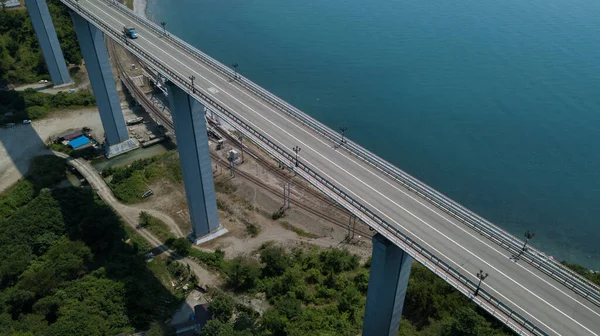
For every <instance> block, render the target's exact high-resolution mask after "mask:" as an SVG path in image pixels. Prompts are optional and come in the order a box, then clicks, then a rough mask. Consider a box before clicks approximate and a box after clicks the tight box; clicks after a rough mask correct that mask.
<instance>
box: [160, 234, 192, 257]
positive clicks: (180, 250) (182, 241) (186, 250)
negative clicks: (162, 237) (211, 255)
mask: <svg viewBox="0 0 600 336" xmlns="http://www.w3.org/2000/svg"><path fill="white" fill-rule="evenodd" d="M165 245H167V246H168V247H170V248H171V249H173V250H174V251H175V252H176V253H177V254H179V255H180V256H182V257H187V256H188V255H189V254H190V250H191V249H192V243H191V242H190V241H189V239H187V238H177V239H175V238H169V239H167V240H166V241H165Z"/></svg>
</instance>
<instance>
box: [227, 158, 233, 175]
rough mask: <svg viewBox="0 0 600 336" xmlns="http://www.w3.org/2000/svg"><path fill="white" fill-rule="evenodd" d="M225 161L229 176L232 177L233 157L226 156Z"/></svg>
mask: <svg viewBox="0 0 600 336" xmlns="http://www.w3.org/2000/svg"><path fill="white" fill-rule="evenodd" d="M227 161H229V172H230V174H229V175H231V176H233V157H231V156H228V157H227Z"/></svg>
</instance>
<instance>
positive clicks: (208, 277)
mask: <svg viewBox="0 0 600 336" xmlns="http://www.w3.org/2000/svg"><path fill="white" fill-rule="evenodd" d="M55 154H56V155H57V156H60V157H63V158H66V159H67V160H68V162H69V164H71V165H72V166H73V167H74V168H75V169H77V170H78V171H79V172H80V173H81V175H83V176H84V177H85V178H86V180H87V181H88V182H89V183H90V185H91V186H92V188H93V189H94V190H95V191H96V192H97V193H98V196H100V198H102V200H104V202H106V203H107V204H108V205H110V206H111V207H112V208H113V209H115V211H116V212H117V213H118V214H119V215H120V216H121V218H123V220H124V221H125V222H126V223H127V225H129V226H130V227H131V228H133V229H134V230H136V231H137V233H138V234H139V235H141V236H142V237H143V238H144V239H146V240H147V241H148V242H149V243H150V244H151V245H152V247H155V248H157V249H158V250H159V251H161V252H163V253H166V254H167V255H169V256H172V257H173V258H174V259H178V260H179V261H181V262H183V263H185V264H187V265H189V266H190V268H191V269H192V270H193V271H194V273H195V274H196V276H197V277H198V281H199V285H200V286H202V287H205V288H206V285H208V286H210V287H216V286H217V285H218V284H219V283H220V279H219V275H218V274H216V273H213V272H211V271H209V270H207V269H206V268H204V267H202V266H200V265H199V264H198V263H196V262H194V261H193V260H191V259H189V258H181V257H180V256H179V255H177V254H176V253H175V252H173V251H171V250H170V249H169V248H168V247H167V246H165V245H164V244H163V243H162V242H161V241H160V240H159V239H158V238H156V237H155V236H154V235H153V234H151V233H150V232H148V231H147V230H137V229H136V228H135V227H136V226H137V224H138V216H139V213H140V211H142V210H143V211H147V212H148V213H149V214H151V215H152V216H155V217H157V218H160V219H162V220H163V221H165V223H167V224H168V225H169V227H170V228H173V227H177V225H176V224H175V223H174V222H173V220H172V219H171V218H170V217H168V216H165V215H164V214H162V213H160V212H158V211H155V210H153V209H145V208H141V207H137V206H129V205H125V204H122V203H121V202H119V201H118V200H117V199H116V198H115V196H114V195H113V193H112V191H111V190H110V188H109V187H108V186H107V185H106V183H105V182H104V179H103V178H102V176H100V174H98V172H97V171H96V170H95V169H94V167H92V165H90V164H89V163H88V162H86V161H85V160H83V159H73V158H71V157H69V156H67V155H65V154H63V153H58V152H55ZM180 233H181V232H180Z"/></svg>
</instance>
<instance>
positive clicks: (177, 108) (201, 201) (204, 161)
mask: <svg viewBox="0 0 600 336" xmlns="http://www.w3.org/2000/svg"><path fill="white" fill-rule="evenodd" d="M167 90H168V93H169V107H170V109H171V115H172V116H173V121H174V122H175V136H176V137H177V148H178V150H179V161H180V163H181V170H182V172H183V182H184V184H185V195H186V197H187V201H188V208H189V211H190V217H191V220H192V235H193V236H194V238H195V239H196V238H197V239H198V240H196V243H197V244H199V243H201V242H203V241H205V239H208V238H210V237H209V236H207V235H210V236H215V235H219V233H221V234H222V233H224V232H225V231H224V229H221V230H219V228H220V226H219V216H218V214H217V198H216V195H215V185H214V181H213V173H212V166H211V162H210V149H209V148H208V135H207V131H206V120H205V119H204V114H205V113H204V105H202V104H201V103H200V102H198V101H196V100H195V99H194V98H192V97H190V96H189V95H188V94H187V93H186V92H185V91H183V90H181V89H180V88H179V87H177V86H176V85H175V84H173V83H171V82H167ZM203 237H204V238H203Z"/></svg>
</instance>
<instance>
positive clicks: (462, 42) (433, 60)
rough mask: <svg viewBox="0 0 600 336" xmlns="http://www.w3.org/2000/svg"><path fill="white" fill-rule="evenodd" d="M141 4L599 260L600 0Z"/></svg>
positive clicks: (508, 222) (426, 171) (299, 102)
mask: <svg viewBox="0 0 600 336" xmlns="http://www.w3.org/2000/svg"><path fill="white" fill-rule="evenodd" d="M148 12H149V16H150V17H151V18H152V19H154V20H156V21H166V22H167V29H168V30H170V31H171V32H173V33H175V34H177V35H179V36H180V37H182V38H183V39H185V40H186V41H188V42H190V43H191V44H193V45H195V46H196V47H198V48H200V49H201V50H203V51H205V52H206V53H208V54H209V55H211V56H213V57H215V58H216V59H218V60H220V61H221V62H223V63H224V64H231V63H233V62H237V63H239V70H240V72H242V73H243V74H244V75H245V76H247V77H248V78H250V79H252V80H253V81H255V82H256V83H258V84H260V85H262V86H263V87H265V88H267V89H269V90H270V91H272V92H274V93H275V94H277V95H279V96H280V97H282V98H283V99H285V100H287V101H288V102H290V103H292V104H293V105H295V106H297V107H298V108H300V109H301V110H303V111H305V112H307V113H308V114H310V115H312V116H314V117H316V118H317V119H319V120H320V121H322V122H323V123H325V124H327V125H329V126H330V127H332V128H334V129H338V128H339V126H342V125H344V126H347V127H348V131H347V134H348V136H349V137H351V138H352V139H353V140H355V141H357V142H359V143H361V144H362V145H363V146H365V147H366V148H368V149H370V150H372V151H373V152H375V153H377V154H378V155H380V156H382V157H384V158H386V159H387V160H388V161H390V162H392V163H394V164H396V165H397V166H398V167H400V168H402V169H404V170H406V171H407V172H409V173H411V174H412V175H414V176H416V177H418V178H419V179H421V180H423V181H424V182H426V183H428V184H430V185H432V186H433V187H435V188H436V189H438V190H440V191H442V192H444V193H446V194H447V195H449V196H450V197H452V198H453V199H455V200H457V201H459V202H460V203H462V204H464V205H465V206H467V207H469V208H471V209H473V210H474V211H476V212H477V213H479V214H480V215H482V216H484V217H486V218H488V219H490V220H491V221H492V222H494V223H496V224H498V225H500V226H501V227H503V228H505V229H507V230H509V231H510V232H512V233H514V234H515V235H518V236H519V237H522V235H523V233H524V232H525V231H526V230H532V231H534V232H536V236H535V238H534V239H533V240H532V243H533V244H534V245H535V246H537V247H538V248H541V249H542V250H544V251H546V252H547V253H548V254H550V255H553V256H554V257H555V258H558V259H567V260H569V261H570V262H576V263H580V264H583V265H587V266H589V267H591V268H595V269H600V242H599V241H600V225H599V222H598V219H599V217H600V216H599V215H600V176H599V175H600V157H599V155H600V152H599V150H600V132H599V130H600V20H599V19H598V14H599V13H600V2H599V1H596V0H530V1H522V0H490V1H475V0H461V1H447V0H445V1H442V0H423V1H407V0H369V1H364V0H361V1H358V0H344V1H342V0H302V1H299V0H283V1H282V0H177V1H173V0H149V4H148Z"/></svg>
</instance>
